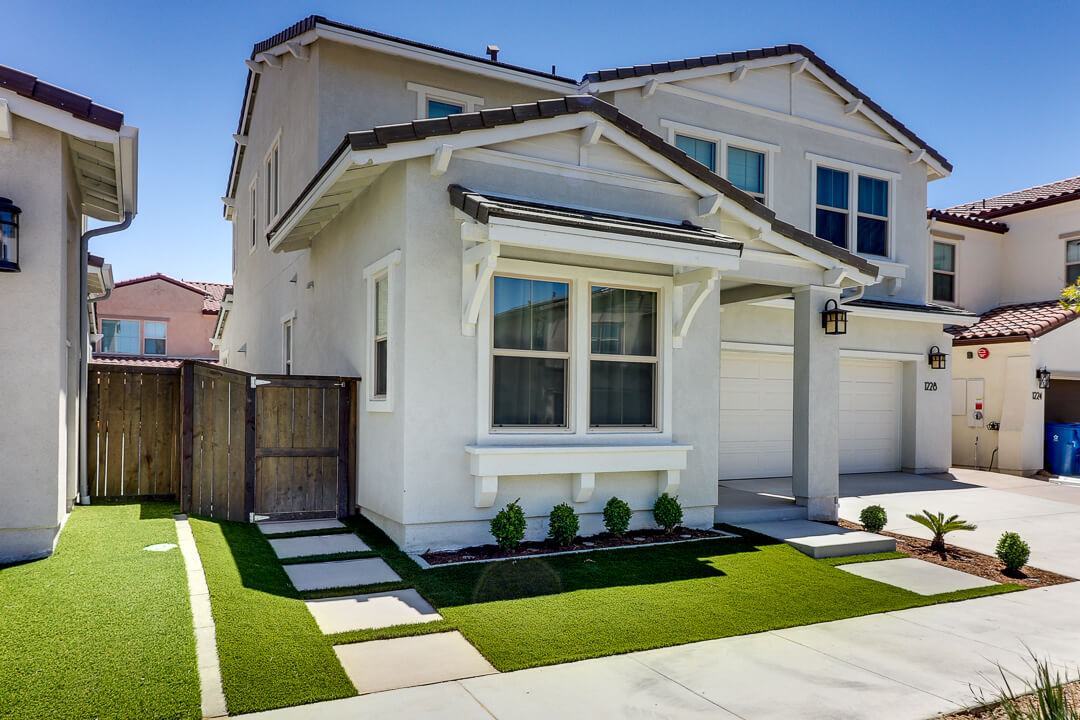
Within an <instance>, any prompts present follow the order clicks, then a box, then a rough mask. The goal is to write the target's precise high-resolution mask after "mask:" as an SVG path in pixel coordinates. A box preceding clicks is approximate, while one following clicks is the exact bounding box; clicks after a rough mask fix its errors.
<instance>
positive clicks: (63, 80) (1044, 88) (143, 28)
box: [0, 0, 1080, 282]
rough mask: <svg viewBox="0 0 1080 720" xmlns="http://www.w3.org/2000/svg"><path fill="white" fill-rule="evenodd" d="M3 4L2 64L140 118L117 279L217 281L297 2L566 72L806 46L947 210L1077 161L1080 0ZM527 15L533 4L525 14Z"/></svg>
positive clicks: (302, 8) (133, 120)
mask: <svg viewBox="0 0 1080 720" xmlns="http://www.w3.org/2000/svg"><path fill="white" fill-rule="evenodd" d="M317 3H318V4H307V3H303V2H283V1H275V0H265V1H263V2H251V3H247V2H224V1H222V2H203V1H201V0H188V1H187V2H170V3H165V2H146V1H144V2H104V1H101V0H81V1H79V2H74V1H68V2H56V1H50V0H37V1H36V2H32V3H30V2H24V3H7V4H6V5H7V6H6V7H5V8H4V20H5V25H6V26H7V27H8V28H9V30H10V28H21V30H20V31H19V32H10V31H9V32H6V33H5V34H4V43H3V51H2V52H0V64H5V65H10V66H12V67H15V68H18V69H20V70H24V71H26V72H30V73H33V74H35V75H37V76H38V77H40V78H41V79H43V80H46V81H48V82H52V83H55V84H57V85H61V86H63V87H66V88H68V89H70V90H74V91H76V92H79V93H82V94H85V95H89V96H90V97H92V98H94V99H95V100H96V101H98V102H100V103H102V104H105V105H108V106H110V107H114V108H116V109H118V110H121V111H123V112H124V113H125V116H126V120H127V122H128V123H129V124H133V125H136V126H137V127H139V129H140V167H139V173H140V180H139V195H140V201H139V210H140V211H139V215H138V216H137V217H136V219H135V222H134V223H133V225H132V227H131V229H130V230H128V231H127V232H124V233H120V234H116V235H112V236H108V237H105V238H99V239H97V240H94V241H92V242H93V244H92V246H91V249H92V250H93V251H94V252H98V253H102V254H104V255H105V256H106V257H107V258H108V260H109V261H110V262H112V263H113V267H114V271H115V273H116V276H117V278H118V279H123V278H129V277H133V276H136V275H144V274H148V273H151V272H155V271H160V272H165V273H168V274H171V275H175V276H178V277H183V278H187V279H189V280H205V281H218V282H228V281H229V280H230V257H229V256H230V236H231V232H230V228H229V225H228V224H227V223H226V222H225V221H224V220H223V219H222V215H221V203H220V200H219V198H220V197H221V195H222V194H223V193H224V189H225V180H226V174H227V172H228V164H229V159H230V153H231V149H232V139H231V135H232V133H233V132H235V129H236V122H237V116H238V114H239V107H240V101H241V94H242V92H243V88H244V80H245V72H246V71H245V68H244V65H243V61H244V60H245V59H246V58H247V57H248V56H249V54H250V52H251V46H252V45H253V44H254V43H255V42H258V41H260V40H263V39H264V38H266V37H269V36H271V35H273V34H275V33H277V32H279V31H280V30H281V29H283V28H285V27H286V26H288V25H291V24H292V23H294V22H296V21H297V20H300V19H301V18H303V17H305V16H307V15H309V14H313V13H315V14H322V15H325V16H327V17H330V18H333V19H336V20H340V21H342V22H347V23H350V24H354V25H360V26H362V27H368V28H371V29H373V30H379V31H382V32H387V33H391V34H395V35H400V36H404V37H408V38H411V39H415V40H420V41H423V42H428V43H432V44H436V45H441V46H443V47H449V48H453V49H456V50H462V51H465V52H472V53H476V54H482V52H483V49H484V47H485V46H486V45H487V44H489V43H496V44H498V45H499V46H500V47H501V48H502V53H501V55H500V59H502V60H505V61H507V62H512V63H515V64H519V65H526V66H530V67H536V68H542V69H548V68H550V67H551V65H552V64H553V63H554V64H556V65H557V66H558V71H559V73H560V74H563V75H569V76H571V77H575V78H576V77H580V76H581V75H582V74H583V73H585V72H586V71H589V70H595V69H599V68H606V67H613V66H616V65H627V64H634V63H643V62H652V61H659V60H670V59H676V58H681V57H692V56H697V55H704V54H709V53H716V52H725V51H729V50H742V49H747V48H756V47H762V46H769V45H779V44H784V43H789V42H799V43H803V44H805V45H807V46H808V47H810V48H812V49H813V50H814V51H815V52H817V53H818V54H819V55H820V56H821V57H823V58H824V59H825V60H826V61H827V62H829V63H830V64H831V65H833V67H835V68H837V69H838V70H839V71H840V72H841V73H842V74H844V75H845V76H846V77H847V78H848V79H849V80H850V81H852V82H853V83H855V85H857V86H858V87H859V88H861V89H862V90H863V91H864V92H866V93H867V94H869V95H870V96H871V97H873V98H874V99H875V100H876V101H877V102H878V103H880V104H881V105H882V106H883V107H885V108H886V109H887V110H888V111H889V112H891V113H892V114H893V115H895V116H896V117H897V118H899V119H900V120H901V121H902V122H904V123H905V124H906V125H908V127H910V128H912V129H913V130H915V132H916V133H918V134H919V135H920V136H922V137H923V138H924V139H925V140H926V141H927V142H929V143H930V144H931V145H932V146H934V147H935V148H937V149H938V150H939V151H941V152H942V153H943V154H944V155H945V157H947V158H948V159H949V160H950V161H951V162H952V164H953V166H954V167H955V170H954V173H953V175H952V177H950V178H947V179H945V180H939V181H937V182H934V183H931V185H930V189H929V192H930V198H929V200H930V204H931V205H933V206H936V207H946V206H948V205H953V204H956V203H959V202H964V201H968V200H974V199H978V198H982V197H987V196H991V195H995V194H999V193H1002V192H1006V191H1009V190H1015V189H1019V188H1022V187H1029V186H1031V185H1038V184H1041V183H1045V182H1050V181H1052V180H1058V179H1061V178H1065V177H1070V176H1074V175H1077V174H1080V143H1077V142H1076V139H1075V127H1076V118H1077V117H1080V92H1078V91H1077V88H1078V87H1080V84H1078V79H1080V78H1078V77H1077V75H1078V72H1077V70H1076V69H1075V68H1076V64H1075V54H1074V52H1073V50H1072V48H1073V46H1074V42H1075V33H1076V30H1077V28H1078V26H1080V5H1076V4H1070V3H1052V2H1045V3H1023V4H1021V3H1018V2H1010V3H1005V2H994V1H992V0H991V1H987V2H962V1H961V2H940V3H927V2H903V1H896V0H893V1H892V2H877V1H874V0H863V1H861V2H829V3H822V2H807V1H806V0H802V1H801V2H796V1H793V0H792V1H789V0H784V1H783V2H768V1H767V0H758V1H757V2H752V3H723V2H714V3H704V2H700V0H699V1H697V2H690V1H683V0H665V2H656V0H652V1H650V2H642V1H639V0H619V2H613V1H609V2H589V1H588V0H578V1H577V2H563V1H562V0H547V1H546V2H544V3H531V2H508V1H507V0H498V1H495V2H490V1H488V0H480V1H476V0H470V1H469V2H446V1H445V0H442V1H438V2H428V1H427V0H413V2H410V3H401V2H385V1H380V2H359V1H353V2H347V1H345V0H317ZM537 8H539V9H537Z"/></svg>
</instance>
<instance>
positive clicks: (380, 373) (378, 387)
mask: <svg viewBox="0 0 1080 720" xmlns="http://www.w3.org/2000/svg"><path fill="white" fill-rule="evenodd" d="M375 397H386V338H383V339H382V340H376V341H375Z"/></svg>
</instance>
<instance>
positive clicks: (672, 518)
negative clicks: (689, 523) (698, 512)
mask: <svg viewBox="0 0 1080 720" xmlns="http://www.w3.org/2000/svg"><path fill="white" fill-rule="evenodd" d="M652 511H653V517H654V518H656V524H657V525H659V526H660V527H662V528H664V530H666V531H667V532H671V530H672V528H674V527H675V526H676V525H678V524H679V523H681V522H682V505H680V504H679V498H678V497H671V496H670V495H668V494H667V493H664V494H663V495H661V496H660V497H658V498H656V502H655V503H653V508H652Z"/></svg>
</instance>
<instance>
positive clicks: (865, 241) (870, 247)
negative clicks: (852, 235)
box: [857, 216, 889, 255]
mask: <svg viewBox="0 0 1080 720" xmlns="http://www.w3.org/2000/svg"><path fill="white" fill-rule="evenodd" d="M857 226H858V231H859V235H858V243H857V244H858V249H859V252H861V253H868V254H870V255H884V254H885V246H886V244H887V243H886V237H885V236H886V235H887V234H888V232H887V230H888V227H889V224H888V223H887V222H885V221H884V220H878V219H876V218H868V217H861V216H860V217H859V219H858V223H857Z"/></svg>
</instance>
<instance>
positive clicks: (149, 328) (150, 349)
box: [143, 320, 166, 355]
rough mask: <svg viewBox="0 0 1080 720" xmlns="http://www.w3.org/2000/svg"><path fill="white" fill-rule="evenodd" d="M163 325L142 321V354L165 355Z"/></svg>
mask: <svg viewBox="0 0 1080 720" xmlns="http://www.w3.org/2000/svg"><path fill="white" fill-rule="evenodd" d="M165 325H166V324H165V323H164V322H160V321H156V320H144V321H143V354H144V355H164V354H165Z"/></svg>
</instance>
